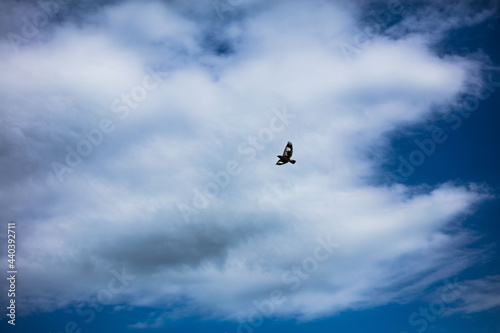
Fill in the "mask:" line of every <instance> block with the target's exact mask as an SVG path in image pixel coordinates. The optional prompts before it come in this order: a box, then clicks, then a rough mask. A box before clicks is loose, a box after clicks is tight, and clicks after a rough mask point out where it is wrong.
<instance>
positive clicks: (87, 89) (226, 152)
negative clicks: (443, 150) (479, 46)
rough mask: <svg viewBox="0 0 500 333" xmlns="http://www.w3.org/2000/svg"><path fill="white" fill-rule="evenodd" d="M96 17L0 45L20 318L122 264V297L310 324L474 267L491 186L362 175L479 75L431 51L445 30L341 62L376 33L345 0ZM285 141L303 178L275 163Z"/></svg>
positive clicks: (112, 8) (133, 8)
mask: <svg viewBox="0 0 500 333" xmlns="http://www.w3.org/2000/svg"><path fill="white" fill-rule="evenodd" d="M429 8H431V9H432V7H429ZM245 10H247V11H245ZM429 10H430V9H429ZM464 10H465V9H464ZM83 13H84V14H82V15H83V17H84V18H85V20H83V21H78V20H76V19H74V18H73V17H69V18H67V19H66V20H65V21H61V22H58V24H57V25H56V26H54V27H53V30H51V34H50V36H49V37H47V39H46V40H43V41H39V42H37V43H33V44H29V45H24V46H23V47H22V48H20V49H19V52H18V53H15V52H12V50H11V49H9V46H8V41H5V40H4V41H3V42H2V43H3V44H2V46H1V47H0V50H1V52H2V58H3V59H4V61H2V63H1V64H0V71H1V72H2V73H4V75H2V78H1V79H0V87H1V89H0V91H1V93H0V95H1V98H0V100H1V101H2V102H0V103H1V104H0V108H1V110H2V111H1V112H2V115H1V116H2V128H3V130H2V131H0V133H1V134H0V135H2V140H1V141H0V142H2V146H1V147H0V149H1V151H2V157H1V172H2V175H3V177H2V186H3V187H4V188H5V191H3V192H2V194H1V201H0V202H2V204H1V212H2V213H1V219H3V220H16V221H18V225H19V228H18V232H19V234H20V235H22V236H20V243H19V247H20V248H22V249H23V252H24V254H23V256H20V257H19V259H18V262H19V266H20V269H21V268H22V271H23V274H22V275H20V276H19V279H20V283H22V285H23V288H22V291H20V297H19V298H18V299H19V302H20V303H22V304H23V306H21V307H20V309H27V311H39V310H44V311H51V310H54V309H57V308H62V307H65V306H71V305H75V304H78V303H79V302H82V301H85V300H88V299H89V298H90V297H92V296H93V295H95V293H97V292H98V291H99V290H100V289H101V288H103V287H105V286H106V283H107V282H108V281H109V279H110V277H111V276H112V274H111V273H110V272H111V270H113V269H121V268H122V267H124V268H126V270H127V271H130V272H131V274H134V275H135V276H137V279H135V280H134V282H133V283H131V284H130V285H128V286H127V288H126V289H125V290H124V291H123V292H122V293H120V294H119V295H117V296H116V297H115V298H114V299H113V300H112V301H113V303H114V304H122V303H121V302H126V303H127V304H130V305H132V306H148V307H158V308H160V307H161V308H165V307H166V308H175V313H174V314H173V316H175V317H179V316H182V315H192V314H198V315H200V314H201V315H204V316H209V317H217V318H228V319H238V320H241V321H249V320H250V319H249V318H251V315H252V314H253V313H254V312H255V311H257V310H256V309H257V308H256V305H255V304H256V303H255V302H257V303H258V304H262V302H264V301H266V300H275V301H276V302H275V305H274V309H273V311H272V315H273V316H280V317H289V316H294V317H297V318H302V319H311V318H316V317H320V316H324V315H329V314H335V313H338V312H340V311H344V310H346V309H359V308H366V307H373V306H377V305H382V304H388V303H390V302H395V301H401V300H402V299H403V298H408V297H412V296H414V295H415V294H416V293H417V292H418V291H419V290H423V289H424V288H426V287H427V286H430V285H432V284H433V283H434V282H436V281H439V280H441V279H444V278H447V277H449V276H452V275H455V274H457V273H458V272H460V271H461V270H463V269H465V268H467V267H470V266H472V265H473V264H474V260H475V258H477V256H479V255H480V253H478V252H477V251H472V250H467V249H466V248H465V245H467V244H471V243H473V242H474V241H475V240H477V235H475V234H473V233H472V232H471V231H469V230H467V229H465V228H464V227H463V226H462V224H461V221H462V220H463V219H465V218H467V217H468V216H470V215H471V214H473V212H474V210H475V208H476V207H477V206H478V205H479V204H481V203H482V202H483V201H484V200H487V199H488V198H490V197H491V196H490V194H489V191H488V189H487V188H486V187H481V186H478V185H475V184H465V185H464V184H456V183H452V182H447V183H444V184H440V185H437V186H435V187H428V186H424V185H422V186H416V187H409V186H405V185H402V184H394V185H390V186H389V185H374V184H372V183H370V181H368V180H369V179H373V178H374V177H376V176H377V173H378V172H379V170H380V165H381V163H382V162H383V159H384V154H387V152H388V151H390V147H389V146H388V143H387V142H386V139H385V136H384V135H385V134H386V133H388V132H390V131H394V130H397V129H399V128H400V127H401V126H404V125H407V124H414V123H418V122H420V121H422V120H424V119H426V118H427V117H430V116H431V111H432V110H433V109H434V108H435V107H436V106H446V105H449V104H451V103H453V102H455V101H456V99H457V98H458V97H459V96H460V94H462V93H464V92H465V91H466V89H467V86H466V84H465V83H466V82H468V80H469V79H470V76H471V75H475V74H477V72H478V70H479V69H480V68H481V63H480V62H478V60H477V59H474V58H468V57H465V56H464V57H459V56H445V57H442V56H439V55H437V54H436V52H435V51H434V50H433V49H432V48H431V47H430V46H429V44H428V43H422V40H424V41H425V40H427V38H428V35H427V34H426V31H427V30H428V29H427V28H429V26H432V24H434V23H436V22H435V20H432V17H431V18H429V21H424V22H422V23H421V27H420V28H419V29H416V31H413V32H411V33H407V32H404V31H405V30H404V27H405V25H407V24H409V23H408V22H411V20H412V18H413V17H414V16H412V15H413V14H412V13H411V12H410V13H408V14H407V15H408V16H407V17H403V18H402V20H401V22H399V23H395V25H394V26H392V27H391V29H393V30H394V31H396V30H397V29H399V28H400V29H401V30H400V31H399V32H398V36H397V38H394V36H389V35H388V34H385V33H382V32H381V33H380V34H378V35H376V36H373V38H372V39H371V41H370V43H367V44H366V45H364V46H363V48H362V49H361V50H360V52H359V53H358V54H356V56H355V57H354V59H352V61H350V62H348V61H346V59H345V57H344V54H343V53H342V51H341V48H340V47H339V45H340V43H341V42H342V41H343V40H344V38H346V36H347V38H348V40H352V39H350V38H351V37H352V35H353V34H352V33H350V32H349V31H351V29H352V28H353V27H354V26H355V25H356V24H358V23H363V22H358V20H359V17H358V14H359V13H358V12H356V11H353V10H352V9H350V8H349V7H337V6H336V5H335V4H333V3H331V2H320V1H318V2H312V3H308V4H302V3H299V2H292V3H289V2H286V3H285V2H278V3H277V4H275V5H274V4H273V5H269V4H265V5H264V4H263V3H257V4H255V5H250V4H248V5H246V4H244V3H243V4H241V5H240V6H239V7H238V8H237V9H236V8H235V10H234V11H232V12H230V13H227V15H233V14H234V16H229V17H228V20H221V19H220V17H219V16H218V15H217V13H216V12H215V10H214V9H213V8H212V7H210V6H209V7H206V6H205V7H202V8H194V9H193V11H189V10H187V9H186V7H184V5H181V4H179V3H178V2H175V3H173V4H171V5H169V4H167V3H164V2H151V3H148V4H139V3H138V2H127V1H125V2H116V3H110V4H108V5H106V6H103V7H102V8H101V10H99V11H96V12H85V11H84V12H83ZM462 13H463V12H462V11H460V14H462ZM448 15H450V19H453V22H459V21H456V19H455V17H456V16H457V15H458V14H456V13H455V12H454V11H451V12H450V13H449V14H448ZM458 16H459V15H458ZM417 17H418V16H417ZM481 17H482V19H484V18H486V17H487V15H483V16H481ZM438 19H439V18H436V20H438ZM476 21H477V22H479V21H480V19H479V18H478V19H477V20H476ZM476 21H474V22H476ZM474 22H471V24H472V23H474ZM198 23H199V24H198ZM456 24H458V23H456ZM207 28H209V30H207ZM210 29H211V30H210ZM153 86H154V88H153ZM148 87H150V88H148ZM287 114H288V116H284V115H287ZM280 115H281V116H280ZM103 120H104V121H109V122H110V123H108V126H104V127H103V126H102V125H101V124H102V121H103ZM109 124H111V125H112V126H111V125H109ZM104 128H108V129H109V131H108V132H106V131H104ZM111 128H112V130H111ZM98 131H100V132H101V135H98V134H95V133H98ZM89 133H94V134H89ZM89 135H94V137H93V139H91V138H89ZM92 140H94V143H92ZM288 140H290V141H292V142H293V143H294V158H295V159H296V160H297V163H296V164H295V165H293V166H290V167H281V168H278V167H276V166H275V165H274V164H275V159H276V158H275V156H276V155H277V154H279V153H281V152H282V150H283V146H284V144H285V143H286V142H287V141H288ZM96 142H99V143H96ZM374 149H376V150H377V151H379V152H380V153H377V154H375V157H374V158H373V157H371V158H369V153H370V152H371V151H373V150H374ZM75 154H78V157H77V156H76V155H75ZM68 156H69V157H68ZM78 158H79V160H80V162H79V163H76V162H75V161H76V160H78ZM68 161H70V162H71V161H73V162H71V163H68ZM54 162H57V163H59V164H60V165H62V166H63V167H64V168H66V169H64V170H66V172H64V174H62V176H61V175H59V176H58V175H57V172H55V170H54V167H53V166H54ZM70 164H73V165H70ZM230 165H231V166H232V167H231V166H230ZM229 169H234V170H236V169H237V170H239V172H234V173H233V174H230V172H229V171H228V170H229ZM221 175H222V176H221ZM224 175H226V176H224ZM61 178H62V181H60V180H61ZM222 179H228V180H227V182H226V180H222ZM222 183H224V184H225V183H227V185H221V184H222ZM214 193H216V194H214ZM180 204H182V205H184V207H186V206H187V207H189V209H191V210H190V211H189V212H190V213H189V214H188V215H189V218H188V219H185V218H183V216H182V213H181V212H180V211H179V208H178V207H179V205H180ZM325 244H326V245H325ZM328 244H330V245H328ZM332 244H336V246H335V247H333V245H332ZM321 254H322V255H321ZM321 258H324V260H323V259H321ZM274 291H279V292H281V294H280V296H277V295H278V294H276V293H273V292H274ZM278 299H279V300H280V301H279V302H278V301H277V300H278ZM278 303H279V304H278ZM266 304H268V303H266ZM169 315H172V314H169ZM161 316H163V315H160V317H161ZM161 323H162V320H161V319H158V318H156V319H155V318H151V320H148V321H147V322H139V323H136V324H132V326H131V327H136V328H144V327H147V326H149V325H153V326H156V325H161Z"/></svg>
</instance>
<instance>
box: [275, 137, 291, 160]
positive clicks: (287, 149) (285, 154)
mask: <svg viewBox="0 0 500 333" xmlns="http://www.w3.org/2000/svg"><path fill="white" fill-rule="evenodd" d="M292 154H293V146H292V143H291V142H290V141H288V143H287V144H286V147H285V150H284V151H283V155H278V158H279V161H278V162H276V164H277V165H283V164H286V163H288V162H290V163H292V164H295V160H292V159H291V158H290V157H292Z"/></svg>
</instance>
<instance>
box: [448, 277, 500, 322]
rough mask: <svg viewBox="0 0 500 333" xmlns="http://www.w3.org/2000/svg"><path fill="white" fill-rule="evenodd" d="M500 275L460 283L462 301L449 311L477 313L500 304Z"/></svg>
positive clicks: (449, 312)
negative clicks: (499, 296)
mask: <svg viewBox="0 0 500 333" xmlns="http://www.w3.org/2000/svg"><path fill="white" fill-rule="evenodd" d="M499 293H500V276H498V275H490V276H486V277H484V278H480V279H476V280H466V281H463V282H461V283H460V302H458V304H457V306H456V307H454V308H453V309H450V310H449V311H448V312H447V313H448V314H452V313H466V314H470V313H477V312H482V311H487V310H490V309H494V308H497V307H498V306H500V300H499V299H498V295H499Z"/></svg>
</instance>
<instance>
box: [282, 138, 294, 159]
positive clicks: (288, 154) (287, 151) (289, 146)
mask: <svg viewBox="0 0 500 333" xmlns="http://www.w3.org/2000/svg"><path fill="white" fill-rule="evenodd" d="M292 154H293V146H292V143H291V142H290V141H288V143H287V144H286V147H285V150H284V151H283V156H286V157H288V158H290V157H292Z"/></svg>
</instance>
